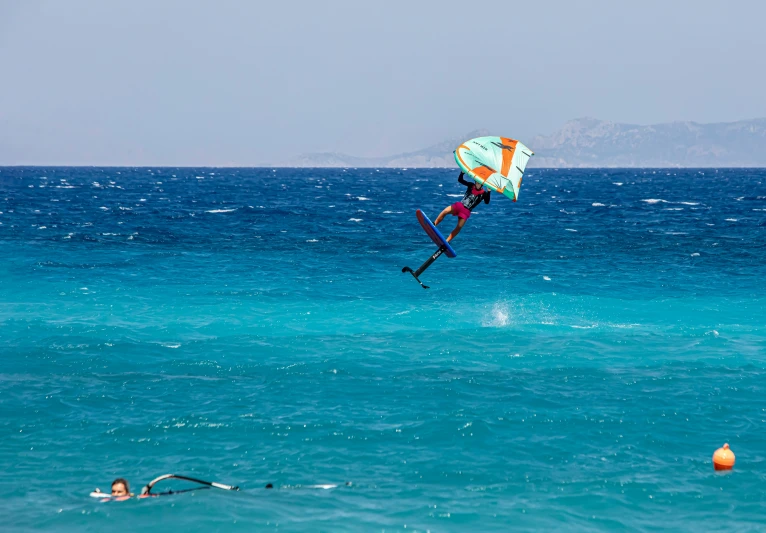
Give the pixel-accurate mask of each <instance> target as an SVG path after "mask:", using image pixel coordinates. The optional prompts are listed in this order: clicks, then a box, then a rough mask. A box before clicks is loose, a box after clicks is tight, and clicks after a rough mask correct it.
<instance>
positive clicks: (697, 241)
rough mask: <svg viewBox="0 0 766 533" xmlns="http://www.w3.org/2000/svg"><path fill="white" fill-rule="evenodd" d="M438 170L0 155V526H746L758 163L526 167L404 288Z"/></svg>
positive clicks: (761, 323) (758, 298)
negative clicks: (46, 162) (97, 162)
mask: <svg viewBox="0 0 766 533" xmlns="http://www.w3.org/2000/svg"><path fill="white" fill-rule="evenodd" d="M463 191H464V188H463V187H462V186H460V185H459V184H458V183H457V170H447V169H425V170H424V169H351V168H348V169H287V168H279V169H267V168H261V169H258V168H255V169H250V168H247V169H246V168H240V169H236V168H40V167H38V168H33V167H2V168H0V245H1V246H2V258H3V260H2V262H0V269H1V270H0V350H1V351H0V357H1V359H0V360H1V361H2V366H0V393H1V394H2V395H1V396H0V397H1V398H2V399H1V400H0V430H1V431H2V435H3V438H2V445H0V461H1V462H0V465H2V471H1V472H0V487H2V491H1V492H0V516H2V517H3V518H2V519H3V530H5V531H23V530H49V531H96V530H104V529H107V528H117V529H125V530H128V531H133V530H138V529H148V530H150V531H152V530H154V531H159V530H167V529H168V528H170V527H173V528H175V529H179V530H182V531H211V530H212V531H253V530H260V531H269V530H274V531H386V532H390V531H420V532H426V531H431V532H438V531H533V530H566V531H609V530H639V531H640V530H643V531H656V530H673V531H703V530H704V531H763V530H764V529H766V510H765V509H766V508H765V507H764V502H766V288H765V286H764V280H766V170H758V169H718V170H716V169H624V170H619V169H617V170H615V169H595V170H594V169H588V170H585V169H583V170H563V169H562V170H554V169H534V168H533V169H529V170H528V172H527V174H526V175H525V177H524V183H523V185H522V188H521V192H520V195H519V200H518V202H515V203H514V202H512V201H510V200H509V199H507V198H504V197H500V196H499V195H496V194H495V195H493V197H492V201H491V203H490V204H489V205H483V204H482V205H480V206H479V207H477V208H476V210H475V211H474V214H473V216H472V217H471V219H470V220H469V221H468V223H467V224H466V226H465V228H464V229H463V231H462V233H460V235H459V236H458V237H457V238H456V239H455V240H454V241H453V245H454V248H455V250H456V251H457V257H456V258H448V257H446V256H442V257H441V258H439V259H438V260H437V261H436V262H435V263H434V264H433V265H432V266H431V267H430V268H429V269H428V270H427V271H426V272H425V273H424V274H423V275H422V276H421V279H422V280H423V281H424V283H426V284H427V285H430V287H431V288H430V289H429V290H423V289H422V288H421V287H420V286H419V285H418V284H417V283H416V282H415V280H413V279H412V277H411V276H409V275H408V274H403V273H402V272H401V269H402V267H403V266H405V265H407V266H410V267H412V268H417V267H418V266H419V265H420V264H421V263H422V262H423V261H425V260H426V259H427V258H428V257H429V256H430V255H431V254H432V253H433V252H434V251H435V250H436V247H435V246H434V244H433V243H432V242H431V241H430V239H429V238H428V237H427V236H426V235H425V233H424V232H423V230H422V229H421V227H420V226H419V224H418V222H417V220H416V218H415V210H416V209H418V208H421V209H423V210H424V211H425V212H426V213H427V214H428V215H429V216H430V217H431V219H432V220H433V219H435V218H436V215H437V214H438V212H439V211H440V210H441V209H442V208H443V207H445V206H446V205H448V204H450V203H452V202H454V201H456V200H457V199H459V197H460V196H462V193H463ZM454 223H455V219H454V218H453V217H448V219H447V220H445V222H444V223H443V225H442V226H440V228H444V229H445V230H446V231H449V230H450V229H451V228H452V227H453V226H454ZM446 231H445V232H446ZM725 442H726V443H729V444H730V446H731V448H732V450H733V451H734V453H735V454H736V456H737V463H736V465H735V467H734V470H733V471H732V472H731V473H729V474H716V473H715V472H714V470H713V465H712V461H711V456H712V454H713V452H714V451H715V449H716V448H718V447H720V446H722V445H723V444H724V443H725ZM167 473H173V474H183V475H188V476H192V477H198V478H202V479H206V480H212V481H218V482H221V483H226V484H232V485H239V486H240V488H241V491H240V492H228V491H222V490H217V489H210V490H201V491H193V492H187V493H181V494H176V495H172V496H165V497H160V498H152V499H133V500H129V501H126V502H108V503H103V502H99V501H97V500H96V499H95V498H91V497H89V493H90V492H91V491H92V490H94V489H95V488H96V487H99V488H100V489H101V490H102V491H108V490H109V487H110V484H111V481H112V480H113V479H114V478H116V477H125V478H127V479H128V480H129V482H130V484H131V490H132V491H133V492H136V493H138V492H139V491H140V488H141V486H142V485H144V484H145V483H147V482H148V481H149V480H151V479H152V478H154V477H156V476H159V475H161V474H167ZM267 483H273V485H274V489H272V490H267V489H265V488H264V486H265V485H266V484H267ZM319 484H329V485H336V486H335V487H334V488H317V487H316V485H319ZM190 487H191V486H190V485H189V484H188V483H184V482H178V481H166V482H162V483H160V484H158V485H157V487H156V488H155V492H158V491H159V492H161V491H163V490H167V489H173V490H179V489H181V490H182V489H185V488H190Z"/></svg>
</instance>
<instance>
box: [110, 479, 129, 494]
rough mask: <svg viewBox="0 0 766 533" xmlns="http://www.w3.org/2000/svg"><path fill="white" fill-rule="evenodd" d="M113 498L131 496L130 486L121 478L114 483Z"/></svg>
mask: <svg viewBox="0 0 766 533" xmlns="http://www.w3.org/2000/svg"><path fill="white" fill-rule="evenodd" d="M112 496H130V486H128V482H127V480H125V479H122V478H121V477H118V478H117V479H115V480H114V481H112Z"/></svg>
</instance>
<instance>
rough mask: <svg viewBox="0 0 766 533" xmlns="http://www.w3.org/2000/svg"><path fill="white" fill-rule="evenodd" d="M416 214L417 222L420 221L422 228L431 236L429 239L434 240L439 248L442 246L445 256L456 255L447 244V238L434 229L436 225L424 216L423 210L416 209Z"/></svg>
mask: <svg viewBox="0 0 766 533" xmlns="http://www.w3.org/2000/svg"><path fill="white" fill-rule="evenodd" d="M417 215H418V222H420V225H421V226H423V229H424V230H426V233H427V234H428V236H429V237H431V240H432V241H434V244H435V245H436V246H438V247H439V248H441V247H442V246H444V248H445V250H444V253H445V254H447V257H457V254H456V253H455V250H453V249H452V246H450V245H449V243H448V242H447V239H445V238H444V235H442V234H441V232H440V231H439V230H438V229H436V226H434V224H433V222H431V221H430V220H429V219H428V217H427V216H426V214H425V213H423V211H421V210H420V209H418V210H417Z"/></svg>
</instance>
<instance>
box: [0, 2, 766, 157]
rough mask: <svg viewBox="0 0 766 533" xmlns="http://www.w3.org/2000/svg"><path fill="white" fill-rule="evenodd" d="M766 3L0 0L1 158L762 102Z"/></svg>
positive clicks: (379, 136)
mask: <svg viewBox="0 0 766 533" xmlns="http://www.w3.org/2000/svg"><path fill="white" fill-rule="evenodd" d="M764 20H766V2H763V1H761V0H750V1H745V0H741V1H740V0H731V1H729V2H726V3H721V2H719V1H716V2H713V1H708V0H689V1H686V0H676V1H667V0H666V1H653V0H645V1H642V2H618V1H611V0H610V1H595V0H594V1H588V0H581V1H578V2H573V1H553V0H550V1H545V0H541V1H532V0H526V1H523V2H517V1H514V0H501V1H496V2H465V1H460V2H457V1H452V0H438V1H431V0H406V1H400V0H386V1H383V2H382V1H365V0H353V1H351V0H349V1H345V0H343V1H341V0H324V1H321V2H320V1H300V0H293V1H288V0H284V1H281V2H265V1H260V0H215V1H213V0H209V1H198V0H129V1H126V0H109V1H103V0H66V1H63V0H0V165H16V164H35V165H57V164H82V165H171V166H175V165H186V166H195V165H209V166H218V165H242V166H251V165H268V164H275V163H280V162H285V161H288V160H289V159H290V158H291V157H294V156H296V155H298V154H301V153H308V152H325V151H328V152H341V153H346V154H351V155H356V156H380V155H389V154H396V153H400V152H406V151H413V150H417V149H420V148H424V147H426V146H429V145H431V144H435V143H438V142H440V141H443V140H445V139H449V138H454V137H460V136H461V135H462V134H464V133H467V132H469V131H472V130H477V129H486V130H489V131H491V132H493V133H496V134H498V135H503V136H509V137H513V138H518V139H521V140H524V139H528V138H531V137H532V136H534V135H537V134H550V133H553V132H554V131H555V130H556V129H558V128H560V127H561V126H562V125H563V124H564V123H565V122H566V121H567V120H570V119H574V118H578V117H594V118H598V119H603V120H610V121H615V122H628V123H634V124H653V123H658V122H670V121H678V120H682V121H683V120H692V121H697V122H725V121H735V120H741V119H747V118H755V117H766V97H764V94H765V91H764V86H766V56H764V51H766V32H765V31H763V21H764Z"/></svg>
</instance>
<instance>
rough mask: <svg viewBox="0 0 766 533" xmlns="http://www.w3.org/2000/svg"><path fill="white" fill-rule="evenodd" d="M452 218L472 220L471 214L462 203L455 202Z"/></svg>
mask: <svg viewBox="0 0 766 533" xmlns="http://www.w3.org/2000/svg"><path fill="white" fill-rule="evenodd" d="M451 207H452V216H453V217H458V218H462V219H463V220H468V219H469V218H471V212H470V211H469V210H468V209H467V208H466V207H465V206H464V205H463V204H462V203H461V202H455V203H454V204H452V206H451Z"/></svg>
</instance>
